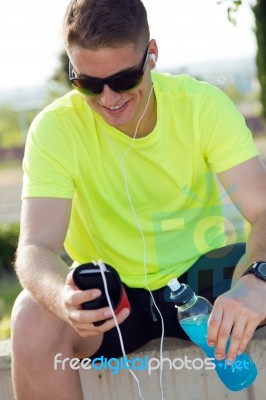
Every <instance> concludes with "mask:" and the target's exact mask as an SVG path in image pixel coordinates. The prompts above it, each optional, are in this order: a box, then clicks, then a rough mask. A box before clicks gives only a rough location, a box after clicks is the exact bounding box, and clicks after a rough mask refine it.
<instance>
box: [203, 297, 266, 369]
mask: <svg viewBox="0 0 266 400" xmlns="http://www.w3.org/2000/svg"><path fill="white" fill-rule="evenodd" d="M253 314H254V315H253ZM257 325H258V319H257V316H256V315H255V313H252V311H251V310H250V309H249V308H247V307H245V306H243V303H242V302H241V301H240V300H238V299H235V298H228V297H223V296H220V297H218V298H217V300H216V302H215V303H214V308H213V311H212V314H211V316H210V319H209V326H208V337H207V340H208V344H209V346H215V347H216V348H215V357H216V358H217V359H218V360H222V359H223V358H225V357H226V359H227V360H230V361H234V360H235V358H236V356H237V355H239V354H241V353H243V351H244V350H245V348H246V346H247V344H248V342H249V341H250V339H251V338H252V335H253V334H254V331H255V329H256V327H257ZM229 337H230V342H228V339H229Z"/></svg>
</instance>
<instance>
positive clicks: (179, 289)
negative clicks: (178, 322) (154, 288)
mask: <svg viewBox="0 0 266 400" xmlns="http://www.w3.org/2000/svg"><path fill="white" fill-rule="evenodd" d="M167 285H168V287H169V288H170V290H171V293H170V301H173V302H175V304H176V305H177V306H179V305H180V306H181V305H182V304H185V303H187V302H188V301H189V300H190V299H191V298H192V297H193V296H194V292H193V290H192V289H191V288H190V287H189V286H188V285H185V284H184V283H182V284H181V283H179V282H178V280H177V278H174V279H172V280H171V281H169V282H168V283H167Z"/></svg>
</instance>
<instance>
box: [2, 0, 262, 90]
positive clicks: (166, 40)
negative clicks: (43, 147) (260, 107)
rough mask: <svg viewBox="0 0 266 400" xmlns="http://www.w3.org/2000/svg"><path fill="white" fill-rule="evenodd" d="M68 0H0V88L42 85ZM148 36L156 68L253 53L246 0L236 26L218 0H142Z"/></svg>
mask: <svg viewBox="0 0 266 400" xmlns="http://www.w3.org/2000/svg"><path fill="white" fill-rule="evenodd" d="M68 2H69V0H23V1H22V0H0V11H1V12H0V54H1V63H0V77H1V80H0V81H1V85H0V91H1V89H6V88H20V87H25V86H34V85H41V84H43V83H44V82H45V80H47V79H49V77H51V75H53V72H54V70H55V68H56V66H57V65H58V58H59V54H60V52H61V51H62V49H63V40H62V36H61V24H62V19H63V14H64V11H65V8H66V6H67V4H68ZM143 3H144V5H145V7H146V9H147V12H148V17H149V23H150V30H151V38H155V39H156V40H157V43H158V46H159V58H158V62H157V70H163V71H167V69H171V68H174V67H186V66H189V65H191V64H198V63H203V62H209V61H222V60H228V59H236V58H242V57H254V56H255V54H256V41H255V36H254V33H253V29H254V18H253V14H252V11H251V9H250V5H249V4H250V0H243V3H244V4H243V5H242V6H241V8H240V9H239V11H238V13H237V26H236V27H235V26H233V25H232V24H231V23H229V21H228V19H227V11H226V6H225V5H217V0H143Z"/></svg>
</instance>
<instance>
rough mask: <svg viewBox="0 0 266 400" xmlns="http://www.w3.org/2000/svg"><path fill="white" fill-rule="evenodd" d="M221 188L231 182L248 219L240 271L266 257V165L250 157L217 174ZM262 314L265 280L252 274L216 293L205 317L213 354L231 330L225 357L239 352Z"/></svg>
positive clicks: (222, 348) (236, 200)
mask: <svg viewBox="0 0 266 400" xmlns="http://www.w3.org/2000/svg"><path fill="white" fill-rule="evenodd" d="M218 177H219V179H220V181H221V183H222V184H223V186H224V188H225V190H227V189H228V188H230V187H231V186H232V185H234V186H236V187H237V190H236V191H235V192H234V193H233V194H231V195H230V197H231V199H232V200H233V202H234V203H235V205H236V206H237V207H238V208H239V210H240V211H241V213H242V215H243V216H244V217H245V218H246V219H247V220H248V221H249V222H250V223H251V225H252V230H251V234H250V236H249V238H248V241H247V258H246V260H245V262H244V264H243V266H242V267H241V270H242V271H244V270H245V269H247V268H248V266H249V265H250V264H251V263H252V262H254V261H264V260H266V169H265V166H264V165H263V163H262V162H261V161H260V159H259V158H258V157H254V158H252V159H251V160H248V161H246V162H244V163H242V164H240V165H238V166H236V167H234V168H231V169H230V170H227V171H225V172H222V173H220V174H219V175H218ZM265 318H266V282H263V281H261V280H259V279H258V278H256V277H255V276H252V275H247V276H244V277H240V279H239V280H238V281H237V283H236V284H235V285H234V287H233V288H232V289H231V290H229V291H228V292H226V293H225V294H223V295H221V296H219V297H218V299H217V300H216V302H215V304H214V308H213V312H212V315H211V318H210V321H209V332H208V341H209V344H212V345H215V346H216V356H217V358H218V359H221V358H223V357H224V355H225V347H226V343H227V339H228V336H229V335H230V332H231V330H232V332H231V345H230V348H229V350H228V352H227V355H226V357H227V358H228V359H231V360H234V359H235V357H236V355H237V353H238V352H243V351H244V350H245V348H246V346H247V344H248V342H249V340H250V339H251V337H252V335H253V333H254V331H255V329H256V327H257V326H258V325H259V324H260V323H261V322H262V321H264V320H265Z"/></svg>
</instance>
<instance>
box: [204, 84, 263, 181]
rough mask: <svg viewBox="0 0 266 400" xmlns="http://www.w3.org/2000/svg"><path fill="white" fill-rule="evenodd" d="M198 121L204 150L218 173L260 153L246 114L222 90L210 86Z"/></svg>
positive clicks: (212, 168) (211, 166)
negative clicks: (245, 117)
mask: <svg viewBox="0 0 266 400" xmlns="http://www.w3.org/2000/svg"><path fill="white" fill-rule="evenodd" d="M199 121H200V122H199V126H200V146H201V151H202V154H203V156H204V158H205V160H206V162H207V163H208V164H209V166H210V168H211V170H212V171H214V172H215V173H218V172H222V171H225V170H227V169H229V168H232V167H234V166H236V165H238V164H241V163H242V162H244V161H247V160H248V159H250V158H252V157H255V156H256V155H258V150H257V148H256V146H255V144H254V142H253V138H252V134H251V132H250V130H249V129H248V127H247V126H246V123H245V119H244V117H243V116H242V114H241V113H240V112H239V111H238V109H237V108H236V107H235V105H234V104H233V103H232V101H231V100H230V99H229V98H228V97H227V95H226V94H225V93H224V92H222V91H221V90H220V89H218V88H216V87H213V86H210V85H208V86H207V89H206V90H205V94H204V95H203V96H202V101H201V107H200V112H199Z"/></svg>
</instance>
